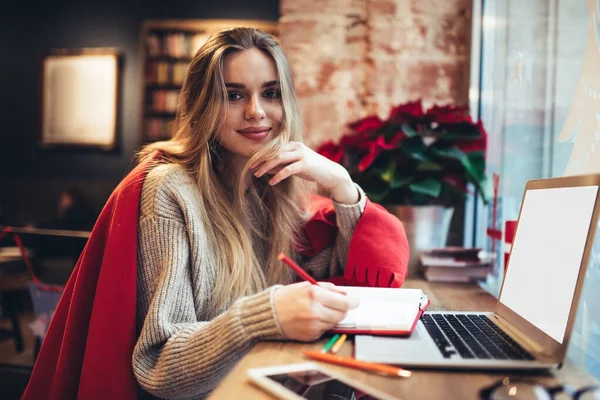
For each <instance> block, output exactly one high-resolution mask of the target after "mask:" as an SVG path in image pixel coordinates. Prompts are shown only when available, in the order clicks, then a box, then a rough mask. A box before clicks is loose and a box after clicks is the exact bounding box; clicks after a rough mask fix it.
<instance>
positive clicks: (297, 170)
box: [250, 142, 359, 204]
mask: <svg viewBox="0 0 600 400" xmlns="http://www.w3.org/2000/svg"><path fill="white" fill-rule="evenodd" d="M250 170H251V171H253V172H254V176H256V177H257V178H260V177H261V176H263V175H265V174H269V175H273V177H272V178H271V179H270V180H269V185H271V186H274V185H277V184H278V183H279V182H281V181H282V180H284V179H287V178H289V177H290V176H292V175H296V176H298V177H299V178H302V179H305V180H307V181H311V182H316V183H317V184H318V185H319V186H321V188H322V189H324V190H326V191H327V192H329V193H330V194H331V196H332V197H333V199H334V200H335V201H336V202H338V203H342V204H354V203H356V202H357V201H358V200H359V193H358V190H357V189H356V187H355V186H354V183H353V182H352V179H351V178H350V174H348V171H346V169H345V168H344V167H342V166H341V165H340V164H338V163H336V162H333V161H331V160H330V159H328V158H326V157H324V156H322V155H320V154H318V153H316V152H315V151H313V150H311V149H310V148H309V147H307V146H305V145H304V144H302V143H299V142H289V143H287V144H285V145H284V146H283V149H282V150H281V152H280V153H279V155H278V156H277V157H275V158H273V159H271V160H268V161H265V162H263V163H261V164H258V165H253V166H252V167H250Z"/></svg>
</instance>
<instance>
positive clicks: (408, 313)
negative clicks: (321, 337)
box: [332, 286, 429, 335]
mask: <svg viewBox="0 0 600 400" xmlns="http://www.w3.org/2000/svg"><path fill="white" fill-rule="evenodd" d="M342 289H343V290H345V291H346V292H347V293H348V295H349V296H354V297H357V298H358V299H359V300H360V304H359V306H358V307H357V308H355V309H352V310H350V311H348V314H347V315H346V318H344V319H343V320H342V321H341V322H340V323H339V324H338V325H337V326H336V327H335V328H334V329H333V330H332V332H335V333H348V334H353V335H365V334H367V335H410V334H411V333H412V331H413V330H414V329H415V326H416V325H417V321H418V320H419V318H420V317H421V315H422V314H423V311H425V309H426V308H427V306H429V299H428V298H427V296H426V295H425V293H423V291H422V290H421V289H391V288H371V287H355V286H345V287H343V288H342Z"/></svg>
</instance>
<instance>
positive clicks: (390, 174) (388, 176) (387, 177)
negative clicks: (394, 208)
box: [381, 158, 396, 183]
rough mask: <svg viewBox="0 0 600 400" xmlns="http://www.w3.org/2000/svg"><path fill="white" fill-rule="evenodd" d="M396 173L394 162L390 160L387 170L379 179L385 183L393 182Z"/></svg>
mask: <svg viewBox="0 0 600 400" xmlns="http://www.w3.org/2000/svg"><path fill="white" fill-rule="evenodd" d="M395 173H396V160H394V159H393V158H392V159H390V161H389V163H388V167H387V169H386V170H385V171H384V172H383V174H381V179H382V180H383V181H385V182H387V183H392V182H393V181H394V175H395Z"/></svg>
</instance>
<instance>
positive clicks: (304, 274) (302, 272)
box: [277, 253, 317, 285]
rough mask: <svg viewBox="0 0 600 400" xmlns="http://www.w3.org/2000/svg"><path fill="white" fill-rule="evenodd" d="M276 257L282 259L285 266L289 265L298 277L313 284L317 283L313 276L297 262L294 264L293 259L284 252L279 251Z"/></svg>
mask: <svg viewBox="0 0 600 400" xmlns="http://www.w3.org/2000/svg"><path fill="white" fill-rule="evenodd" d="M277 259H279V260H280V261H283V262H284V263H285V264H287V266H288V267H290V268H291V269H293V270H294V272H296V273H297V274H298V275H299V276H300V278H302V279H304V280H305V281H308V282H310V283H312V284H313V285H316V284H317V281H316V280H315V278H313V277H312V276H310V275H309V274H308V273H307V272H306V271H305V270H303V269H302V268H301V267H300V266H299V265H298V264H296V263H295V262H294V260H292V259H291V258H289V257H288V256H286V255H285V254H283V253H279V255H278V256H277Z"/></svg>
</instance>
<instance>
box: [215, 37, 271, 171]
mask: <svg viewBox="0 0 600 400" xmlns="http://www.w3.org/2000/svg"><path fill="white" fill-rule="evenodd" d="M223 78H224V81H225V87H226V88H227V97H228V101H229V104H228V107H227V108H225V111H224V114H223V116H222V118H221V122H220V125H219V127H218V129H217V132H216V137H217V140H218V141H219V143H220V144H221V146H222V147H223V148H225V149H226V150H227V151H229V153H230V154H231V156H232V162H233V163H234V164H240V163H245V162H246V161H247V160H248V159H249V158H250V157H251V156H252V154H254V153H255V152H256V151H257V150H259V149H260V148H261V147H262V146H264V145H265V144H266V143H268V142H269V141H270V140H271V139H273V138H274V137H276V136H277V135H278V134H279V132H280V130H281V120H282V118H283V105H282V102H281V92H280V89H279V85H278V84H277V69H276V66H275V62H274V61H273V59H271V58H270V57H269V56H268V55H266V54H265V53H263V52H262V51H261V50H259V49H254V48H253V49H249V50H243V51H233V52H231V53H229V54H227V55H226V56H225V58H224V60H223Z"/></svg>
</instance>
